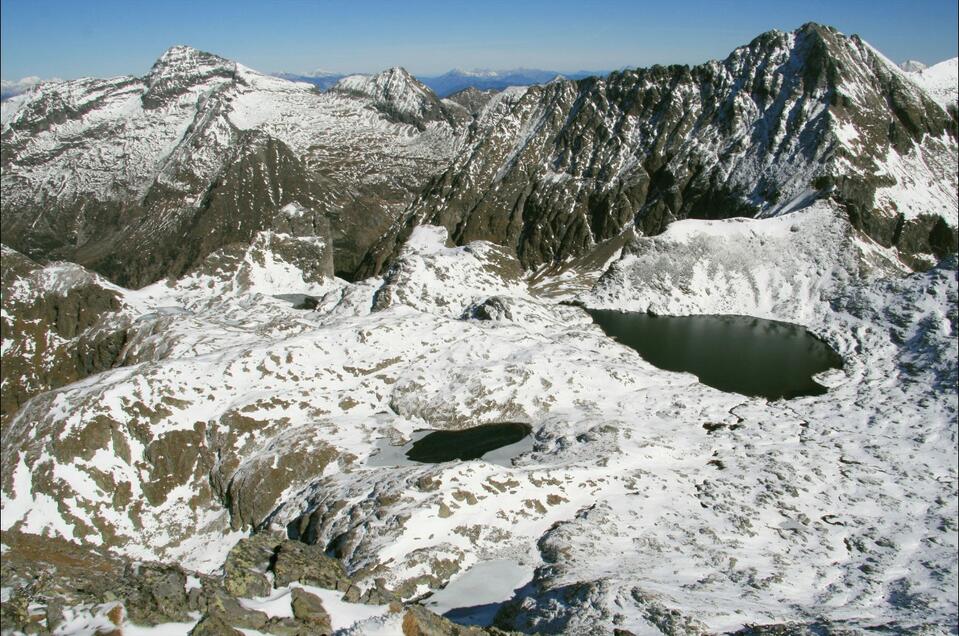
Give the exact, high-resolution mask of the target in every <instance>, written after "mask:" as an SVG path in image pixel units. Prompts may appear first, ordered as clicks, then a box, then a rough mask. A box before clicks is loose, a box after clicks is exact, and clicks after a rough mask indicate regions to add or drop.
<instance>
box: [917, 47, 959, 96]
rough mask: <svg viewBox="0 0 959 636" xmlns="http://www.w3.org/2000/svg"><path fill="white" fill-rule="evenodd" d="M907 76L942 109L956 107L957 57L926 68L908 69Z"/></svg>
mask: <svg viewBox="0 0 959 636" xmlns="http://www.w3.org/2000/svg"><path fill="white" fill-rule="evenodd" d="M909 70H910V71H911V72H910V73H909V76H910V77H911V78H912V81H914V82H915V83H916V84H918V85H919V86H921V87H922V88H923V89H924V90H925V91H926V92H927V93H929V96H930V97H932V98H933V99H934V100H936V102H937V103H938V104H939V105H940V106H942V107H943V108H948V107H950V106H951V107H953V108H955V107H956V106H957V104H956V101H957V99H959V57H954V58H952V59H951V60H945V61H942V62H939V63H938V64H933V65H932V66H930V67H928V68H923V69H916V70H913V69H909Z"/></svg>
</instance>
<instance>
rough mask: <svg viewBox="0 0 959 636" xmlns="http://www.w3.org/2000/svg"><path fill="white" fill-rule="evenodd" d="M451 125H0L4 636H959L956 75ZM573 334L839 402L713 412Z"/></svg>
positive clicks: (741, 61) (795, 57)
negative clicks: (508, 444) (694, 327)
mask: <svg viewBox="0 0 959 636" xmlns="http://www.w3.org/2000/svg"><path fill="white" fill-rule="evenodd" d="M461 98H462V99H460V100H459V101H457V98H456V96H455V95H454V96H452V97H450V98H445V99H441V98H439V97H438V96H437V95H436V94H435V93H434V92H433V91H432V90H431V89H429V88H428V87H427V86H425V85H424V84H422V83H421V82H419V81H418V80H417V79H416V78H414V77H413V76H411V75H410V74H409V73H407V72H406V71H405V70H404V69H402V68H392V69H389V70H387V71H384V72H382V73H380V74H377V75H373V76H348V77H345V78H341V79H339V80H338V81H337V82H336V83H335V84H333V85H332V86H330V87H329V89H328V90H326V91H320V90H318V89H317V88H316V87H315V86H313V85H311V84H307V83H298V82H292V81H288V80H285V79H282V78H278V77H272V76H269V75H265V74H261V73H258V72H257V71H254V70H252V69H248V68H246V67H243V66H242V65H239V64H237V63H234V62H230V61H228V60H225V59H223V58H220V57H217V56H215V55H211V54H208V53H202V52H199V51H195V50H193V49H189V48H187V47H174V48H173V49H170V50H169V51H168V52H167V53H165V54H164V56H163V57H161V58H160V59H159V60H158V61H157V63H156V64H155V65H154V67H153V69H151V71H150V72H149V73H148V75H146V76H144V77H139V78H138V77H120V78H112V79H106V80H99V79H84V80H76V81H70V82H54V83H41V84H39V85H37V86H36V87H34V88H31V89H30V90H28V91H27V92H25V93H23V94H21V95H18V96H16V97H12V98H10V99H8V100H6V101H4V102H3V105H2V109H3V110H2V125H3V129H2V143H3V156H2V168H3V171H2V195H3V197H2V199H3V202H2V206H3V207H2V217H3V228H2V229H3V242H4V246H3V252H2V293H3V304H2V314H0V327H2V330H3V345H2V363H3V376H2V389H3V399H2V403H0V407H2V410H0V418H2V419H0V422H2V426H3V428H2V449H0V452H2V475H0V477H2V479H0V497H2V531H3V535H2V545H0V550H2V577H0V600H2V608H0V619H2V624H0V629H2V632H3V634H8V633H9V634H20V633H51V634H60V635H66V634H84V635H86V634H105V633H122V634H134V635H138V634H144V635H146V634H150V635H157V634H186V633H192V634H338V635H346V634H350V635H365V634H368V635H377V634H383V635H388V634H405V635H408V636H409V635H416V634H424V635H427V634H428V635H432V634H464V635H467V634H468V635H477V636H478V635H480V634H507V633H521V634H533V633H540V634H570V635H578V634H617V635H619V636H626V635H629V634H633V635H640V634H670V635H673V634H721V633H735V634H913V633H919V634H955V633H956V630H957V624H959V602H957V591H959V563H957V556H959V452H957V443H959V439H957V416H959V405H957V400H959V392H957V382H959V371H957V365H959V351H957V327H959V325H957V322H959V289H957V268H959V263H957V241H956V231H957V225H959V199H957V188H959V183H957V171H959V161H957V127H959V109H957V63H956V60H950V61H946V62H943V63H941V64H938V65H935V66H932V67H929V68H918V67H909V70H903V69H900V68H899V67H898V66H896V65H895V64H893V63H892V62H890V61H889V60H887V59H886V58H885V57H883V56H882V55H881V54H880V53H879V52H878V51H876V50H875V49H873V48H872V47H871V46H869V45H868V44H867V43H865V42H863V41H862V40H860V39H859V38H857V37H855V36H845V35H843V34H841V33H839V32H837V31H835V30H834V29H831V28H828V27H823V26H820V25H805V26H803V27H802V28H800V29H798V30H797V31H795V32H792V33H782V32H778V31H773V32H769V33H765V34H762V35H760V36H759V37H758V38H756V40H754V41H753V42H751V43H750V44H748V45H745V46H743V47H741V48H739V49H737V50H736V51H734V52H733V53H732V54H730V56H729V57H728V58H726V59H725V60H722V61H713V62H709V63H706V64H704V65H701V66H697V67H694V68H692V69H691V68H689V67H653V68H652V69H637V70H632V71H620V72H616V73H613V74H611V75H609V76H608V77H604V78H585V79H579V80H568V79H563V78H557V79H555V80H553V81H551V82H549V83H548V84H544V85H540V86H531V87H514V88H507V89H504V90H501V91H474V93H473V94H471V95H467V96H462V95H461ZM584 308H593V309H615V310H622V311H639V312H652V313H655V314H657V315H694V314H734V315H748V316H756V317H760V318H766V319H771V320H778V321H786V322H791V323H795V324H799V325H802V326H804V327H806V328H807V329H809V330H810V331H811V332H812V333H813V334H815V335H816V336H818V337H819V338H821V339H823V340H824V341H825V342H827V343H828V344H829V345H830V346H831V347H832V348H833V349H834V350H835V351H836V352H837V353H838V354H839V355H840V356H841V357H842V367H841V368H840V369H833V370H830V371H826V372H823V373H821V374H819V375H818V376H817V377H816V380H817V381H818V382H819V383H820V384H822V385H824V386H825V387H826V388H827V389H828V390H827V391H826V392H825V393H824V394H822V395H810V396H804V397H797V398H793V399H788V400H786V399H783V400H775V401H770V400H766V399H763V398H757V397H748V396H744V395H740V394H736V393H729V392H723V391H719V390H717V389H714V388H711V387H709V386H706V385H704V384H702V383H700V382H699V381H698V379H697V378H696V377H695V376H694V375H692V374H689V373H680V372H670V371H664V370H661V369H658V368H656V367H654V366H653V365H651V364H649V363H648V362H646V361H645V360H644V359H643V358H642V357H641V356H640V355H639V354H637V353H636V352H635V351H633V350H632V349H630V348H627V347H625V346H623V345H621V344H620V343H619V342H617V341H616V340H614V339H612V338H609V337H607V336H606V335H605V334H604V333H603V331H602V330H601V329H600V328H599V327H598V326H597V325H595V324H594V323H593V321H592V320H591V318H590V316H589V314H588V313H587V312H586V311H585V309H584ZM499 422H516V423H522V424H526V425H528V426H529V427H530V428H531V430H532V433H531V436H530V438H529V439H528V440H527V441H526V442H524V443H523V445H522V447H521V448H520V450H519V452H518V454H516V455H515V456H513V457H508V456H505V455H503V454H500V455H497V456H495V457H494V456H493V455H486V456H484V458H483V459H478V460H471V461H449V462H442V463H435V464H428V463H417V462H413V461H410V460H408V459H406V458H405V457H404V455H403V453H402V452H401V450H400V449H402V448H403V447H405V446H406V445H407V444H409V443H410V442H411V441H413V440H415V439H418V436H420V435H422V431H423V429H434V430H437V429H438V430H461V429H466V428H469V427H473V426H477V425H480V424H489V423H499Z"/></svg>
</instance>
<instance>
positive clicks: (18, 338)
mask: <svg viewBox="0 0 959 636" xmlns="http://www.w3.org/2000/svg"><path fill="white" fill-rule="evenodd" d="M0 272H2V278H0V280H2V286H0V293H2V296H3V309H4V313H3V317H2V318H0V333H2V337H3V341H4V343H5V345H7V344H8V345H9V346H5V347H4V350H3V358H2V367H3V373H2V376H0V377H2V382H3V391H2V395H0V415H2V416H4V417H8V416H10V415H12V414H13V413H14V412H15V411H16V410H17V409H18V408H20V406H21V405H22V404H23V403H24V402H25V401H26V400H27V399H29V398H30V397H32V396H34V395H36V394H38V393H42V392H44V391H47V390H50V389H55V388H57V387H61V386H63V385H66V384H69V383H71V382H75V381H76V380H79V379H82V378H84V377H86V376H88V375H90V374H92V373H96V372H98V371H103V370H104V369H109V368H110V367H111V366H113V365H114V364H115V363H116V362H117V361H118V359H119V356H120V352H121V350H122V348H123V345H124V343H125V342H126V327H127V326H128V324H129V320H128V317H125V316H123V315H122V314H121V310H122V307H123V305H122V302H121V299H120V296H119V294H117V293H116V292H115V291H113V290H111V289H109V288H107V287H106V286H105V281H103V280H102V279H99V278H98V277H96V276H94V275H92V274H91V273H90V272H87V271H85V270H83V268H81V267H78V266H73V265H69V264H63V265H62V266H60V267H56V268H51V269H48V270H45V269H44V268H43V267H42V266H41V265H39V264H38V263H36V262H34V261H32V260H30V259H29V258H27V257H26V256H24V255H22V254H20V253H18V252H16V251H14V250H11V249H9V248H7V247H4V248H3V254H2V266H0Z"/></svg>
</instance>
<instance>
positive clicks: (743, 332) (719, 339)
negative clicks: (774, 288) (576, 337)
mask: <svg viewBox="0 0 959 636" xmlns="http://www.w3.org/2000/svg"><path fill="white" fill-rule="evenodd" d="M587 311H589V314H590V315H591V316H592V317H593V321H594V322H595V323H596V324H597V325H599V326H600V328H602V330H603V331H604V332H606V335H608V336H611V337H613V338H615V339H616V340H618V341H619V342H621V343H622V344H624V345H626V346H628V347H631V348H633V349H635V350H636V351H637V352H639V354H640V355H641V356H642V357H643V358H644V359H645V360H646V361H647V362H649V363H651V364H653V365H655V366H657V367H659V368H660V369H666V370H668V371H686V372H689V373H693V374H695V375H696V376H697V377H698V378H699V381H700V382H702V383H703V384H708V385H709V386H711V387H714V388H717V389H720V390H721V391H731V392H735V393H742V394H744V395H752V396H759V397H765V398H767V399H770V400H775V399H779V398H793V397H799V396H802V395H821V394H823V393H825V392H826V387H824V386H822V385H821V384H818V383H817V382H815V381H814V380H813V379H812V377H811V376H813V375H815V374H816V373H819V372H821V371H825V370H827V369H838V368H840V367H842V358H841V357H840V356H839V355H838V354H837V353H836V352H835V351H833V350H832V348H830V347H829V345H827V344H826V343H825V342H823V341H822V340H820V339H819V338H817V337H815V336H813V335H812V334H811V333H809V332H808V331H807V330H806V328H805V327H801V326H799V325H794V324H791V323H787V322H777V321H773V320H763V319H761V318H753V317H750V316H653V315H651V314H646V313H639V312H620V311H610V310H600V309H589V310H587Z"/></svg>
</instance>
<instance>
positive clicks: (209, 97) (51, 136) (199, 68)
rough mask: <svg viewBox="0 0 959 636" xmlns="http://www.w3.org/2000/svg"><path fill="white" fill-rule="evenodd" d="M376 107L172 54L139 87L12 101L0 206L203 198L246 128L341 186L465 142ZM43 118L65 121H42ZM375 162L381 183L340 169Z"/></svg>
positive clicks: (46, 88)
mask: <svg viewBox="0 0 959 636" xmlns="http://www.w3.org/2000/svg"><path fill="white" fill-rule="evenodd" d="M404 73H405V72H404ZM383 75H384V77H385V76H388V75H389V72H384V74H383ZM407 77H408V76H407ZM410 81H411V84H410V86H413V85H414V84H416V82H415V80H412V79H411V80H410ZM390 86H392V84H390ZM385 98H387V99H389V98H390V96H389V95H387V96H386V97H385ZM151 100H152V101H151ZM373 103H374V100H373V99H367V98H360V97H356V96H352V95H345V94H343V93H337V92H327V93H320V92H317V91H316V90H314V87H313V86H312V85H311V84H307V83H299V82H290V81H287V80H284V79H280V78H277V77H272V76H270V75H266V74H263V73H259V72H257V71H254V70H252V69H250V68H247V67H245V66H243V65H242V64H238V63H236V62H232V61H230V60H226V59H224V58H220V57H217V56H215V55H211V54H208V53H203V52H200V51H197V50H196V49H192V48H190V47H184V46H177V47H173V48H171V49H170V50H169V51H167V52H166V53H164V54H163V55H162V56H161V57H160V58H159V59H158V60H157V63H156V64H155V65H154V67H153V68H152V69H151V71H150V73H149V74H147V75H146V76H144V77H142V78H137V77H117V78H111V79H90V78H87V79H80V80H73V81H67V82H45V83H42V84H40V85H39V86H37V87H36V88H35V89H33V90H31V91H30V92H29V93H25V94H24V95H21V96H17V97H14V98H11V99H9V100H5V101H4V102H3V106H2V130H3V132H4V146H5V148H7V147H9V148H11V149H15V150H13V151H12V156H11V161H10V165H9V167H5V168H4V176H3V179H4V184H5V185H4V197H5V198H8V197H10V198H11V199H12V198H13V197H23V198H25V199H26V201H27V202H29V201H35V200H37V199H42V198H44V197H50V198H56V199H58V200H60V201H71V200H73V199H74V198H76V197H80V196H94V197H96V198H97V199H98V200H101V201H116V200H129V199H131V198H137V197H140V196H142V195H143V194H144V193H145V191H146V189H147V188H149V187H150V186H151V185H152V184H153V183H154V182H155V181H157V180H159V181H160V182H162V183H164V184H166V185H169V186H171V187H173V188H174V189H176V190H179V191H183V192H185V193H187V194H189V195H192V196H193V197H194V198H197V199H198V200H199V198H200V196H201V195H202V192H203V190H204V189H205V188H206V185H207V184H208V183H209V180H210V179H211V178H212V177H213V175H215V174H216V172H217V171H218V170H219V168H220V166H221V165H222V163H223V161H224V159H225V157H226V156H228V155H229V152H227V149H229V148H231V147H232V146H233V144H234V143H235V142H236V140H237V136H238V133H239V132H240V131H245V130H258V131H261V132H264V133H266V134H268V135H270V136H272V137H274V138H276V139H279V140H280V141H282V142H284V143H285V144H287V145H288V146H289V147H290V148H292V149H293V150H294V151H295V152H296V153H297V154H298V155H300V156H304V157H305V158H306V159H307V162H308V163H309V162H320V161H328V165H329V168H328V169H330V170H332V171H333V172H334V174H333V175H332V176H333V177H334V178H335V179H336V180H337V181H338V182H340V183H342V185H344V186H348V185H349V184H351V183H357V182H358V181H360V180H364V179H365V180H374V181H375V180H384V179H388V178H389V177H388V175H389V174H392V173H396V172H399V173H400V174H402V173H404V172H408V171H409V170H411V169H412V168H411V167H410V164H411V161H410V160H411V159H415V158H420V159H422V158H426V159H430V160H434V159H435V160H437V161H442V160H443V159H445V158H446V157H449V156H450V155H451V154H452V152H453V150H454V149H455V146H456V144H457V143H458V142H457V141H456V135H455V132H454V131H453V130H452V128H451V127H450V126H449V125H448V124H446V123H445V122H431V123H430V124H429V125H427V126H426V127H425V129H424V130H422V131H420V130H418V129H416V128H415V127H413V126H410V125H407V124H402V123H397V122H394V121H390V120H389V119H388V118H387V117H386V116H385V115H384V114H383V113H381V112H379V111H378V110H376V109H375V108H372V104H373ZM404 103H405V102H404ZM47 109H52V110H54V111H56V112H57V113H58V114H62V115H63V117H62V121H59V120H55V121H47V120H43V121H41V122H37V121H36V119H35V118H36V117H38V113H43V112H45V111H46V110H47ZM54 119H55V118H54ZM34 128H38V130H36V129H34ZM370 153H374V154H375V155H376V157H378V159H377V161H378V162H379V168H380V170H379V174H377V175H369V174H367V173H368V171H367V170H365V169H363V168H362V166H357V164H356V162H354V161H344V160H342V159H337V158H339V157H354V156H357V155H368V154H370ZM41 158H42V159H43V160H42V161H41ZM330 158H333V159H334V160H332V161H329V159H330ZM12 179H16V180H17V181H16V187H14V186H13V181H11V180H12ZM8 186H9V187H8Z"/></svg>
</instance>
